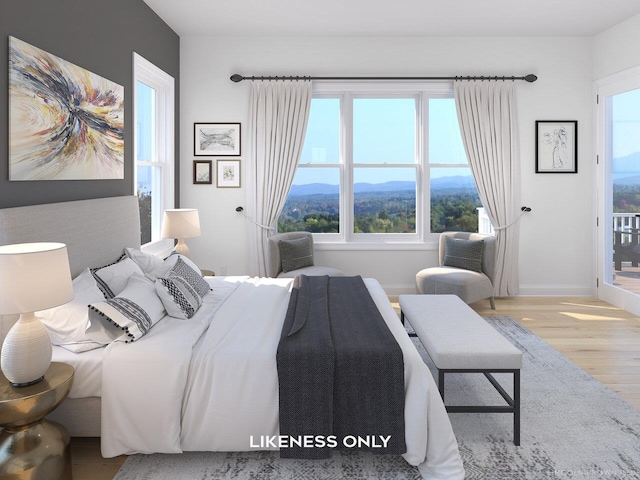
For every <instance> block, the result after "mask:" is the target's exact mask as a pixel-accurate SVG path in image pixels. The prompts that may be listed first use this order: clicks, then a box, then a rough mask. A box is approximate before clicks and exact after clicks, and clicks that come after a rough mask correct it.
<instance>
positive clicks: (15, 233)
mask: <svg viewBox="0 0 640 480" xmlns="http://www.w3.org/2000/svg"><path fill="white" fill-rule="evenodd" d="M28 242H62V243H65V244H66V245H67V251H68V253H69V264H70V266H71V275H72V276H74V277H75V276H76V275H78V274H80V273H81V272H82V271H83V270H84V269H85V268H87V267H97V266H100V265H106V264H107V263H110V262H114V261H115V260H117V259H118V257H119V256H120V255H122V250H123V248H124V247H134V248H140V211H139V208H138V197H136V196H126V197H110V198H98V199H94V200H78V201H73V202H61V203H48V204H45V205H33V206H28V207H15V208H5V209H0V245H8V244H12V243H28Z"/></svg>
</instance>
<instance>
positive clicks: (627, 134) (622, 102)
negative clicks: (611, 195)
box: [607, 89, 640, 180]
mask: <svg viewBox="0 0 640 480" xmlns="http://www.w3.org/2000/svg"><path fill="white" fill-rule="evenodd" d="M607 101H608V102H610V106H611V109H610V111H611V118H610V121H611V157H612V158H613V162H612V173H613V179H614V180H621V179H624V178H628V177H637V176H638V175H640V162H639V161H629V160H630V159H627V160H625V161H616V159H618V158H623V157H627V156H629V155H631V154H634V153H640V89H636V90H630V91H628V92H624V93H620V94H618V95H613V96H612V97H609V98H608V99H607Z"/></svg>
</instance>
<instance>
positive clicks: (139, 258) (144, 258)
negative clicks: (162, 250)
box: [124, 247, 162, 275]
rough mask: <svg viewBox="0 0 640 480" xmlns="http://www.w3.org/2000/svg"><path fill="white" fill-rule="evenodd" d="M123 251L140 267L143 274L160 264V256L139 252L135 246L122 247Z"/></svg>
mask: <svg viewBox="0 0 640 480" xmlns="http://www.w3.org/2000/svg"><path fill="white" fill-rule="evenodd" d="M124 253H125V255H126V256H127V257H128V258H130V259H131V260H133V261H134V262H135V263H136V265H138V266H139V267H140V270H142V272H143V273H144V274H145V275H146V274H147V273H150V272H152V271H153V270H155V269H156V268H158V267H160V266H161V265H162V259H161V258H160V257H157V256H155V255H151V254H149V253H144V252H141V251H140V250H136V249H135V248H130V247H127V248H125V249H124Z"/></svg>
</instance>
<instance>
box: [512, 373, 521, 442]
mask: <svg viewBox="0 0 640 480" xmlns="http://www.w3.org/2000/svg"><path fill="white" fill-rule="evenodd" d="M513 407H514V411H513V443H514V444H515V445H516V446H517V447H519V446H520V370H516V371H515V372H513Z"/></svg>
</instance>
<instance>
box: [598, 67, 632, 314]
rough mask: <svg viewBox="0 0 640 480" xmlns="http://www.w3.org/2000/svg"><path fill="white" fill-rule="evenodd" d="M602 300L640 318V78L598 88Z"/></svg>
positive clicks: (600, 293)
mask: <svg viewBox="0 0 640 480" xmlns="http://www.w3.org/2000/svg"><path fill="white" fill-rule="evenodd" d="M598 130H599V132H598V139H599V142H598V143H599V145H598V166H597V171H598V183H599V188H598V191H599V196H598V221H597V223H598V245H599V249H598V250H599V252H598V253H599V255H598V258H599V265H598V283H599V288H598V296H599V297H600V298H602V299H603V300H606V301H608V302H609V303H612V304H614V305H617V306H619V307H622V308H625V309H627V310H629V311H632V312H634V313H636V314H640V75H638V76H637V77H636V78H633V77H631V78H626V79H623V80H619V81H616V82H612V83H610V84H608V85H603V86H602V87H600V88H599V89H598Z"/></svg>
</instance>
